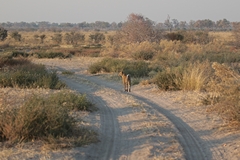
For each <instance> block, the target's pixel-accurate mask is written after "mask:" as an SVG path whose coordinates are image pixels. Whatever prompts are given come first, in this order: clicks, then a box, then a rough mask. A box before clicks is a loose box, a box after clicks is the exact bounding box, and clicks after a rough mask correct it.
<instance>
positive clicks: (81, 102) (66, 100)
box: [47, 92, 95, 111]
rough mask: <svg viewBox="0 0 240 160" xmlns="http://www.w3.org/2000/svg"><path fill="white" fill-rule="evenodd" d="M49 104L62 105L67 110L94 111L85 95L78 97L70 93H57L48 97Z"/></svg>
mask: <svg viewBox="0 0 240 160" xmlns="http://www.w3.org/2000/svg"><path fill="white" fill-rule="evenodd" d="M47 100H48V101H49V103H53V104H54V103H55V104H56V105H62V106H63V107H65V108H67V109H69V110H85V111H92V110H94V109H95V108H94V105H93V104H92V103H91V102H90V101H88V99H87V97H86V95H79V94H75V93H72V92H59V93H57V94H54V95H52V96H50V97H49V98H48V99H47Z"/></svg>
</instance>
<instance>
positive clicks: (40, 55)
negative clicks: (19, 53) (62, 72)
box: [33, 52, 71, 58]
mask: <svg viewBox="0 0 240 160" xmlns="http://www.w3.org/2000/svg"><path fill="white" fill-rule="evenodd" d="M33 55H36V57H37V58H69V57H71V54H67V55H65V54H64V53H62V52H41V53H34V54H33Z"/></svg>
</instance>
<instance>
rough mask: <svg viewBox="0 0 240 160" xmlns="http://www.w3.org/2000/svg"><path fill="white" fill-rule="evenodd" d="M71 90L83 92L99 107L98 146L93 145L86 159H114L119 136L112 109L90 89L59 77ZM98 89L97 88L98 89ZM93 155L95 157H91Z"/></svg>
mask: <svg viewBox="0 0 240 160" xmlns="http://www.w3.org/2000/svg"><path fill="white" fill-rule="evenodd" d="M61 79H62V80H64V81H65V82H66V84H67V85H68V86H70V88H71V89H73V90H76V91H78V92H84V93H86V94H87V96H88V97H89V98H90V99H92V101H93V102H94V103H95V104H98V107H100V108H99V109H100V121H101V122H100V137H101V138H100V139H103V140H102V141H101V142H100V145H94V146H93V147H92V148H91V149H89V152H88V156H87V157H86V159H104V160H105V159H114V154H113V153H114V152H115V146H116V136H117V135H118V134H119V130H118V128H119V127H118V121H117V119H116V118H115V117H116V116H115V114H114V112H113V111H112V108H111V107H110V106H109V105H107V104H106V103H105V102H104V101H103V100H102V98H101V97H99V96H97V95H94V94H92V93H93V90H92V89H91V88H88V89H86V87H80V85H79V82H78V81H76V80H74V81H73V80H72V79H69V78H66V77H61ZM98 88H99V87H98ZM96 152H97V153H96ZM93 155H95V156H93Z"/></svg>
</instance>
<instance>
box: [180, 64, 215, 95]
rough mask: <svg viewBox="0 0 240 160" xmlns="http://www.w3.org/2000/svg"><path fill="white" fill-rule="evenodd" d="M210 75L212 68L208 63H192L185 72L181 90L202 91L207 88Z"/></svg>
mask: <svg viewBox="0 0 240 160" xmlns="http://www.w3.org/2000/svg"><path fill="white" fill-rule="evenodd" d="M210 75H211V66H210V63H209V62H208V61H206V62H204V63H200V62H194V63H190V64H189V65H188V66H187V67H185V68H184V70H183V74H182V82H181V89H182V90H195V91H201V90H203V89H204V88H205V87H206V84H207V82H208V80H209V77H210Z"/></svg>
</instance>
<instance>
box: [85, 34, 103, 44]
mask: <svg viewBox="0 0 240 160" xmlns="http://www.w3.org/2000/svg"><path fill="white" fill-rule="evenodd" d="M89 38H90V40H91V41H92V42H93V43H100V42H103V41H105V36H104V34H103V33H99V32H97V33H95V34H91V35H89Z"/></svg>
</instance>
